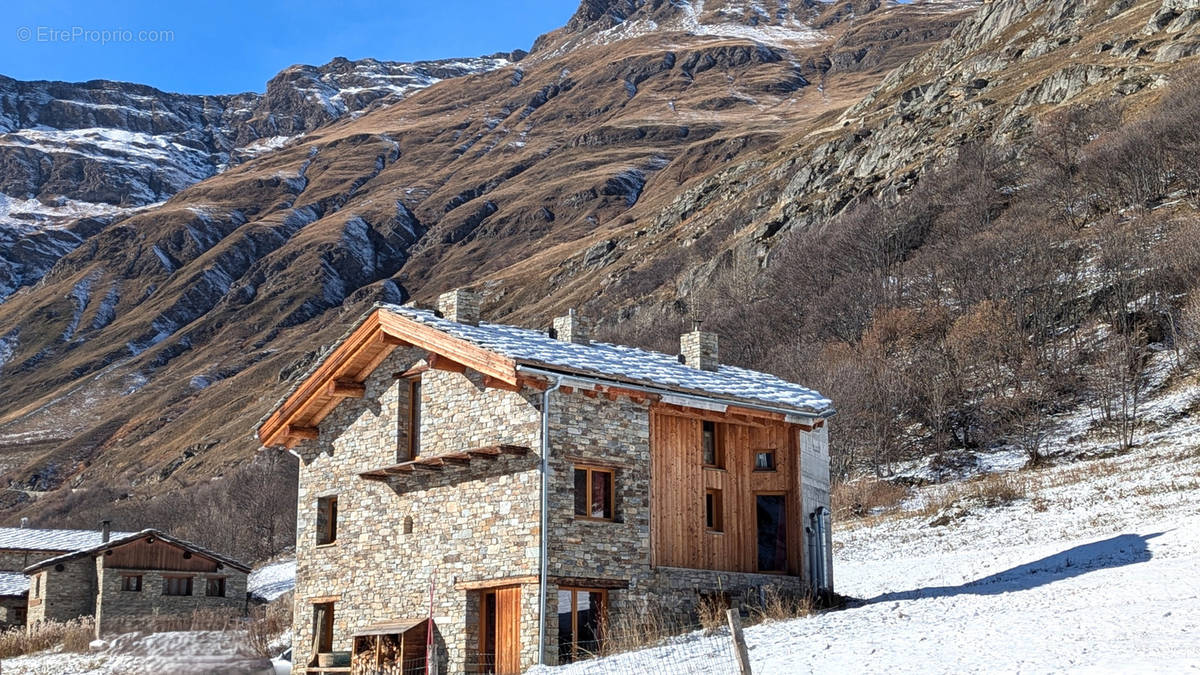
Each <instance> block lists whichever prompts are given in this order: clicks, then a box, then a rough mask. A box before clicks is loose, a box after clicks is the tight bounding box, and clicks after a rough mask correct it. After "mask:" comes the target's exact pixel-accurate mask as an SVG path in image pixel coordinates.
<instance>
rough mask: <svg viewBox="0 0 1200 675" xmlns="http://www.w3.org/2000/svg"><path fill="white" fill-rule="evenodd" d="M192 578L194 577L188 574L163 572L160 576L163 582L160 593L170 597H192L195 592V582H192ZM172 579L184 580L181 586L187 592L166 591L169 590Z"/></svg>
mask: <svg viewBox="0 0 1200 675" xmlns="http://www.w3.org/2000/svg"><path fill="white" fill-rule="evenodd" d="M193 580H194V577H193V576H192V575H190V574H164V575H163V577H162V582H163V585H162V589H163V590H162V594H163V595H165V596H169V597H172V598H190V597H193V596H194V595H195V594H196V588H195V583H194V582H193ZM172 581H180V582H184V583H183V587H184V589H186V591H187V592H186V593H170V592H168V591H170V590H171V582H172Z"/></svg>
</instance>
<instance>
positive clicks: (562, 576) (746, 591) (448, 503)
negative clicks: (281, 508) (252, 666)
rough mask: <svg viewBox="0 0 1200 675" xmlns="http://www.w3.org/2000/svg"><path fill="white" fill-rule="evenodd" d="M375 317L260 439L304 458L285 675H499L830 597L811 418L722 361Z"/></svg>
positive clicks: (582, 331)
mask: <svg viewBox="0 0 1200 675" xmlns="http://www.w3.org/2000/svg"><path fill="white" fill-rule="evenodd" d="M438 304H439V308H438V310H437V311H430V310H422V309H417V308H414V307H411V306H395V305H381V306H378V307H377V308H375V309H374V310H373V311H371V312H370V313H369V314H368V315H367V316H366V317H365V318H364V319H363V320H362V321H361V322H359V323H358V324H357V325H355V326H354V327H352V330H350V332H349V333H347V335H346V336H345V338H344V339H343V340H342V341H341V342H340V343H339V344H337V345H335V346H334V347H333V348H332V350H331V351H330V352H329V353H328V355H327V356H326V357H325V358H324V359H323V360H322V361H321V362H319V363H318V364H317V365H316V366H315V367H314V368H313V369H312V370H311V371H310V372H309V373H308V374H307V375H306V376H304V377H303V378H302V379H301V381H300V382H299V383H298V384H297V385H296V387H295V388H294V389H293V391H292V392H291V393H290V394H289V395H288V396H286V397H285V398H284V399H283V400H282V401H281V402H280V404H279V405H278V407H277V408H276V409H275V411H274V412H273V413H272V414H271V415H270V416H269V417H267V418H266V419H264V420H263V422H262V423H261V424H260V426H259V429H258V433H259V437H260V439H261V441H262V442H263V444H264V445H267V446H285V447H287V448H289V449H290V450H291V451H292V452H293V453H295V454H296V455H297V456H298V457H299V458H300V473H299V482H300V484H299V503H298V505H297V539H296V552H297V579H296V591H295V594H296V595H295V597H296V607H295V625H294V642H293V645H294V648H293V654H294V660H293V663H294V666H293V668H294V671H293V672H297V673H304V672H312V673H317V672H323V673H327V672H350V671H351V670H352V669H353V672H371V671H372V670H382V671H383V672H400V671H401V670H404V671H405V672H407V670H408V668H411V667H412V666H413V664H419V663H421V662H422V661H423V659H424V658H425V655H426V649H427V647H426V645H427V644H429V645H431V646H432V650H433V652H432V655H431V656H432V658H434V659H436V661H437V663H438V666H439V667H440V668H441V670H440V671H439V672H450V673H460V672H473V673H517V672H520V671H522V670H524V669H526V668H528V667H530V666H532V665H534V664H537V663H539V662H541V663H546V664H558V663H565V662H570V661H574V660H578V659H582V658H586V657H587V656H589V655H591V654H594V653H597V652H598V651H600V650H601V649H602V648H603V644H604V640H605V636H606V630H611V628H610V627H619V626H621V625H623V623H622V622H623V621H624V620H625V618H626V617H634V616H637V615H639V614H640V613H644V612H646V611H647V610H648V608H651V607H658V608H661V609H662V610H663V611H671V612H678V613H681V614H686V613H689V612H694V610H695V608H696V606H697V603H698V602H699V601H700V599H701V598H703V597H705V596H710V597H711V596H719V597H721V598H722V599H724V600H728V601H731V602H734V603H737V602H739V601H742V600H744V599H747V598H751V597H757V595H758V593H759V591H760V589H762V588H764V587H767V586H775V587H778V588H780V589H782V590H783V591H792V592H797V593H801V592H811V591H814V590H816V591H831V590H832V574H831V561H832V556H831V552H830V548H831V544H830V536H829V525H828V514H829V456H828V445H827V432H828V424H827V419H828V418H829V417H830V416H831V415H832V414H833V408H832V406H831V403H830V401H829V400H827V399H826V398H824V397H823V396H821V395H820V394H819V393H817V392H815V391H813V390H811V389H808V388H805V387H803V386H800V385H798V384H794V383H791V382H787V381H784V380H782V379H780V378H778V377H775V376H773V375H769V374H767V373H762V372H755V371H751V370H746V369H743V368H737V367H733V366H729V365H722V364H720V363H719V360H718V348H719V346H718V339H717V336H716V335H714V334H711V333H707V332H704V331H701V330H693V331H691V332H688V333H686V334H684V335H683V336H682V338H681V340H680V354H678V355H675V354H663V353H656V352H650V351H645V350H641V349H635V348H632V347H625V346H620V345H613V344H605V343H599V342H593V341H591V340H589V336H588V326H587V325H586V323H585V322H584V321H583V320H582V319H581V318H580V317H577V316H575V315H574V314H571V315H568V316H565V317H561V318H559V319H556V320H555V321H554V322H553V327H552V328H550V329H549V330H542V331H539V330H530V329H525V328H518V327H514V326H506V325H498V324H490V323H485V322H481V321H480V317H479V303H478V299H477V297H476V296H474V295H473V294H471V293H467V292H465V291H455V292H453V293H449V294H446V295H444V296H442V297H441V298H440V299H439V303H438Z"/></svg>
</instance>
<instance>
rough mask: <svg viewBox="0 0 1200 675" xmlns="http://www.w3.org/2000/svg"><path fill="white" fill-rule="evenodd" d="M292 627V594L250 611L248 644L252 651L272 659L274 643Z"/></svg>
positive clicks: (247, 626)
mask: <svg viewBox="0 0 1200 675" xmlns="http://www.w3.org/2000/svg"><path fill="white" fill-rule="evenodd" d="M291 625H292V593H291V592H290V591H289V592H288V593H286V594H284V595H281V596H279V597H278V598H276V599H275V600H273V601H271V602H270V603H267V604H265V605H262V606H260V607H255V608H254V609H252V610H250V620H249V621H248V622H247V623H246V642H247V644H248V645H249V647H250V649H251V651H253V652H254V653H255V654H257V655H259V656H263V657H266V658H270V657H272V656H275V654H273V653H271V652H272V651H273V650H272V648H271V645H272V643H274V641H275V640H276V639H277V638H278V637H279V636H280V635H281V634H282V633H283V632H284V631H285V630H287V629H288V628H290V627H291Z"/></svg>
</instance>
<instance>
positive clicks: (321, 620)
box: [313, 602, 333, 654]
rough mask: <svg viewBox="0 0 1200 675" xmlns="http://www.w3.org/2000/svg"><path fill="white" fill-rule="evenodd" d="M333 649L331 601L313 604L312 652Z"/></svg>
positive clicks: (319, 652) (318, 652)
mask: <svg viewBox="0 0 1200 675" xmlns="http://www.w3.org/2000/svg"><path fill="white" fill-rule="evenodd" d="M331 651H333V603H332V602H318V603H314V604H313V652H315V653H317V654H328V653H329V652H331Z"/></svg>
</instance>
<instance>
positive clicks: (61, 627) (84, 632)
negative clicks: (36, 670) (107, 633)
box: [0, 617, 96, 658]
mask: <svg viewBox="0 0 1200 675" xmlns="http://www.w3.org/2000/svg"><path fill="white" fill-rule="evenodd" d="M95 637H96V621H95V620H94V619H92V618H91V617H81V618H78V619H72V620H71V621H64V622H59V621H42V622H39V623H36V624H33V625H31V626H29V627H27V628H21V627H18V628H10V629H8V630H6V631H4V632H3V633H0V658H12V657H14V656H21V655H22V654H33V653H35V652H40V651H45V650H47V649H52V648H54V647H58V646H60V645H61V646H62V648H63V650H64V651H68V652H86V651H87V650H88V645H89V644H90V643H91V641H92V640H93V639H95Z"/></svg>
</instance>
